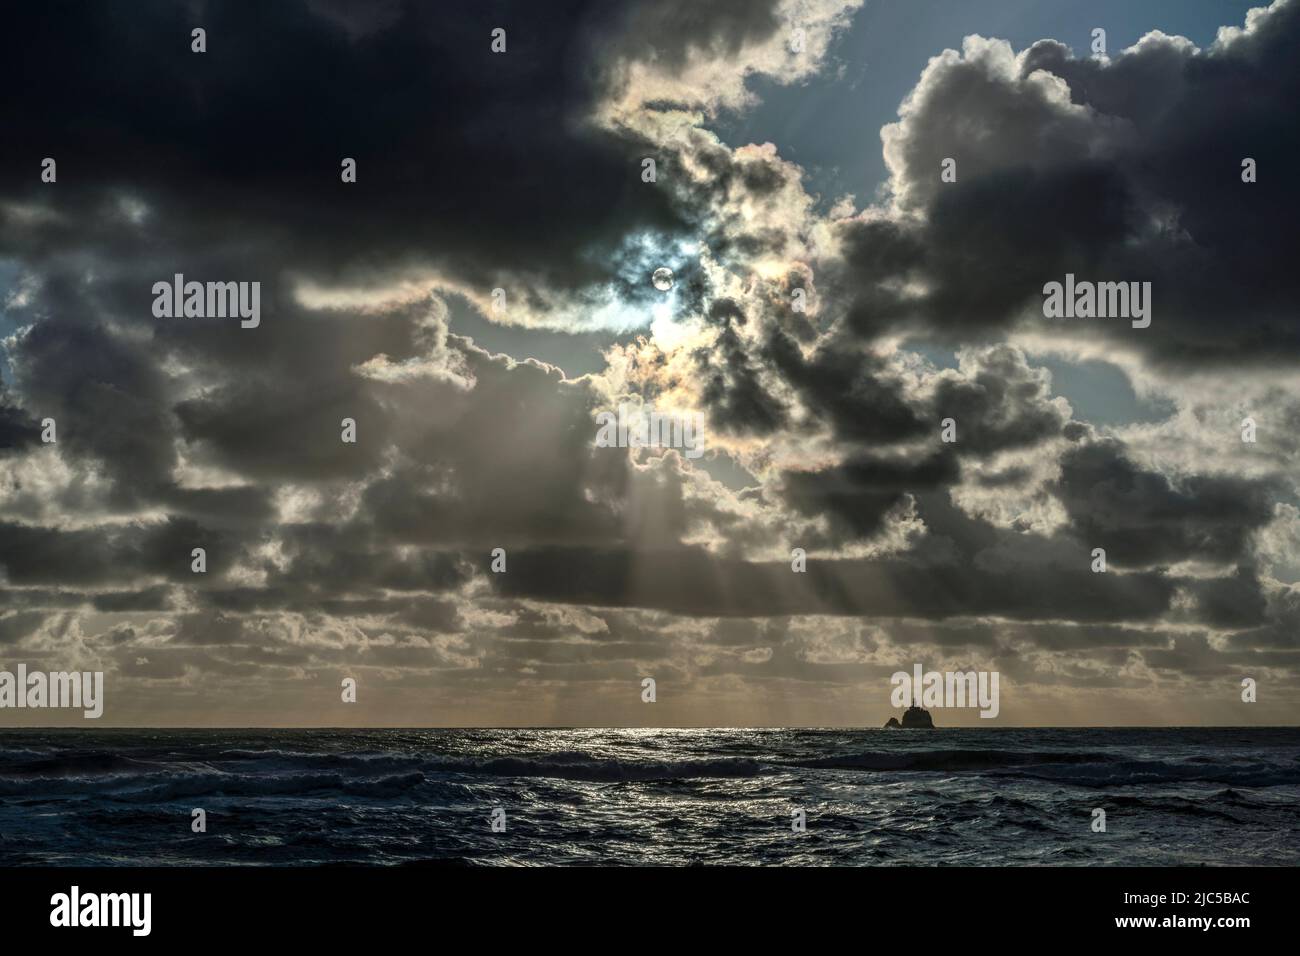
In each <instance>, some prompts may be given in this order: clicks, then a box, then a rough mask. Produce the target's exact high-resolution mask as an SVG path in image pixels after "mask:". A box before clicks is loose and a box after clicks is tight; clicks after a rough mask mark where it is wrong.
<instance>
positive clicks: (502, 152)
mask: <svg viewBox="0 0 1300 956" xmlns="http://www.w3.org/2000/svg"><path fill="white" fill-rule="evenodd" d="M335 6H336V7H338V5H335ZM753 9H754V7H753V6H752V5H750V10H751V11H752V10H753ZM612 14H613V11H611V10H608V9H607V8H606V7H605V6H604V5H601V4H587V3H582V2H568V3H562V4H559V5H556V4H550V5H547V6H546V7H545V8H543V7H541V6H536V5H515V6H513V7H512V8H511V9H509V10H508V11H507V10H495V11H494V10H492V9H489V8H483V9H481V10H479V11H477V12H472V11H457V12H455V13H454V14H453V13H452V12H451V11H446V10H441V9H439V8H437V7H435V6H429V5H426V4H420V3H406V4H403V5H401V7H400V10H399V11H398V12H397V14H396V15H395V16H393V17H391V18H390V19H388V20H386V21H385V20H383V19H379V20H377V21H375V22H374V23H373V24H371V26H373V27H374V28H373V29H370V30H368V31H366V32H364V35H357V34H356V33H355V31H354V32H353V33H352V34H351V35H350V34H349V31H348V30H347V29H346V27H345V26H344V25H342V24H340V23H339V21H338V20H337V18H332V17H329V16H320V15H317V14H316V13H315V12H313V10H312V9H311V8H310V7H309V6H308V5H306V4H304V3H300V2H285V3H276V4H272V5H242V4H237V5H226V4H212V5H208V6H205V7H204V8H203V9H202V11H201V13H192V12H190V10H189V8H187V7H186V6H184V5H180V4H174V3H163V2H154V3H146V4H143V5H138V6H137V7H136V8H134V9H133V11H132V15H131V16H130V17H125V16H123V15H121V13H120V12H119V11H115V10H112V9H110V8H108V7H105V6H104V5H102V4H96V3H74V4H69V5H63V6H59V7H55V8H45V7H42V6H39V5H25V6H22V7H19V8H16V9H14V10H12V11H10V16H9V21H8V24H7V29H6V31H5V37H4V40H2V41H0V64H3V66H0V70H3V74H0V79H2V80H3V82H2V83H0V89H3V91H4V92H3V93H0V96H3V98H4V101H3V113H4V115H5V116H6V121H7V128H8V133H7V135H8V137H10V141H11V142H14V143H24V144H26V148H25V149H23V150H6V151H5V153H4V156H3V157H2V158H0V182H3V183H4V187H3V188H4V189H5V190H7V191H8V196H9V198H11V199H23V200H29V201H40V202H48V203H51V204H53V207H54V208H55V209H56V210H58V211H59V212H61V213H67V214H68V216H69V217H72V216H74V215H76V214H79V213H80V214H84V213H85V212H86V211H88V210H90V209H93V208H95V207H96V206H97V205H100V204H102V203H104V202H106V201H108V200H109V199H110V198H111V197H113V196H116V195H120V194H122V193H127V194H130V195H133V196H135V197H137V198H139V199H140V200H142V201H143V202H144V203H145V204H146V205H147V206H148V207H149V208H150V211H151V212H150V220H151V223H152V224H153V228H154V229H155V230H156V231H155V233H154V236H155V240H156V241H157V242H158V246H156V247H155V248H154V250H153V251H154V253H155V255H158V253H159V252H160V251H161V250H162V249H164V248H166V247H167V246H169V245H175V246H179V247H182V248H186V247H188V250H189V254H193V251H194V247H196V246H201V245H203V244H207V243H215V242H220V241H222V239H221V237H229V236H240V237H242V240H243V242H245V243H254V244H255V245H257V246H258V247H260V248H261V249H262V250H263V251H265V252H269V253H272V254H273V255H276V256H277V257H283V254H284V253H285V252H287V251H288V249H290V248H291V249H292V251H293V260H294V265H295V267H296V268H299V269H303V270H307V269H313V268H314V269H319V270H322V272H328V271H332V270H337V269H340V268H350V269H354V270H357V271H358V272H363V271H366V270H369V269H373V268H379V267H382V268H385V269H388V268H395V267H398V266H401V265H405V264H411V263H418V262H423V263H425V264H427V263H428V262H430V261H434V262H436V263H439V264H443V265H445V266H446V267H447V268H448V269H449V270H450V271H452V272H455V273H459V274H461V275H462V276H463V277H465V278H466V279H467V281H469V282H471V283H481V282H484V281H486V279H487V278H488V275H489V271H490V270H493V269H514V270H518V271H520V272H528V273H535V274H538V275H542V276H545V278H546V281H547V282H548V283H550V284H551V285H553V286H574V285H577V284H580V283H582V282H584V281H588V280H591V279H594V278H598V277H599V276H600V274H601V267H600V265H599V263H598V262H597V261H596V260H594V259H592V258H590V257H588V256H586V255H584V253H585V252H586V251H587V250H589V249H591V248H593V247H594V248H599V247H602V246H605V247H608V246H613V245H615V244H617V241H618V239H619V238H620V237H622V236H623V235H625V234H626V232H627V231H628V230H629V229H636V228H638V227H641V228H650V227H653V228H658V229H665V230H671V229H673V228H675V226H676V218H675V216H674V214H673V213H672V212H671V210H670V209H669V207H668V204H667V200H666V198H665V195H664V193H663V192H662V191H660V190H654V189H647V188H645V186H644V184H643V183H641V181H640V178H639V156H638V155H637V154H636V152H635V151H634V150H633V149H632V148H631V147H630V146H629V144H627V143H625V142H620V141H618V140H615V139H613V138H611V137H609V136H607V135H605V134H603V133H601V132H599V131H598V130H596V129H594V128H592V127H590V126H586V125H584V123H583V120H584V118H585V114H586V113H588V112H589V111H590V109H591V107H592V104H593V97H594V96H595V95H596V94H597V93H598V92H599V86H600V78H601V77H602V76H603V74H604V71H603V69H602V68H601V67H600V65H599V63H598V62H597V61H596V56H597V50H598V44H597V42H596V41H597V38H600V37H604V36H607V35H608V31H610V30H611V29H615V28H616V24H614V23H612V22H611V20H612V19H613V16H612ZM738 18H740V19H743V18H741V17H739V13H738V14H737V17H732V18H724V19H727V21H728V23H730V22H731V20H734V19H738ZM696 19H697V20H698V22H699V25H700V26H701V27H702V28H705V29H708V28H710V27H717V26H719V24H717V23H715V22H714V21H715V20H716V18H715V17H710V16H700V17H697V18H696ZM722 25H726V24H722ZM196 26H201V27H203V28H204V29H206V30H207V34H208V52H206V53H203V54H196V53H192V52H191V51H190V30H191V29H192V28H194V27H196ZM497 26H502V27H505V28H506V29H507V31H508V50H509V52H508V54H507V55H495V54H493V53H492V52H491V50H490V43H491V36H490V33H491V31H492V29H494V28H495V27H497ZM700 39H701V40H702V41H703V42H707V34H705V35H703V36H701V38H700ZM674 42H684V41H674ZM669 46H672V44H671V43H670V44H669ZM69 49H74V50H75V51H76V68H75V69H71V68H69V69H59V70H54V69H50V68H49V67H50V64H53V63H60V62H66V60H67V53H66V51H68V50H69ZM32 78H37V79H38V80H39V82H36V83H28V82H27V80H29V79H32ZM44 156H52V157H54V158H55V159H56V160H57V161H58V163H59V181H58V184H57V185H56V186H55V187H53V188H52V187H50V186H49V185H46V184H42V183H40V181H39V169H40V166H39V164H40V161H41V158H42V157H44ZM344 157H352V158H355V159H356V160H357V162H358V177H357V182H356V183H355V184H349V185H346V186H345V185H343V184H342V183H341V182H340V179H339V174H340V162H341V160H342V159H343V158H344ZM74 222H76V219H73V218H69V219H67V220H65V221H64V222H63V223H51V224H50V225H49V226H48V227H45V228H43V229H37V230H36V232H35V234H34V235H31V236H29V237H28V242H29V243H31V244H32V245H34V246H35V247H36V248H37V249H52V248H54V247H55V245H56V244H57V245H59V246H63V245H73V246H75V245H77V244H78V241H77V238H78V237H77V236H76V233H75V230H74V228H73V226H72V223H74ZM90 241H92V242H93V241H94V238H93V237H91V238H90ZM0 250H3V251H5V252H8V253H10V254H13V253H15V252H18V253H20V254H21V253H22V252H24V251H26V250H23V249H15V248H14V246H13V243H12V241H8V242H5V243H4V244H3V246H0ZM158 257H159V258H163V257H162V256H158Z"/></svg>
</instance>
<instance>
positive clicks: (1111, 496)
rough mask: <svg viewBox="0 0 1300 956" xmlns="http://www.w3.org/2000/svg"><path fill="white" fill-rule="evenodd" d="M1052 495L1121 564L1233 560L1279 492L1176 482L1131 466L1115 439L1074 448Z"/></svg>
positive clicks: (1083, 533) (1257, 484)
mask: <svg viewBox="0 0 1300 956" xmlns="http://www.w3.org/2000/svg"><path fill="white" fill-rule="evenodd" d="M1053 491H1054V493H1055V494H1056V495H1057V497H1059V498H1060V500H1061V503H1062V504H1063V505H1064V506H1065V508H1066V510H1067V511H1068V512H1069V514H1070V519H1071V523H1072V525H1073V528H1074V531H1075V533H1076V534H1077V535H1078V537H1079V539H1080V540H1081V541H1084V542H1087V543H1088V545H1089V547H1099V548H1105V549H1106V560H1107V562H1108V563H1111V564H1115V565H1117V566H1120V567H1142V566H1146V565H1153V564H1160V563H1172V562H1176V561H1187V560H1199V561H1206V562H1213V563H1231V562H1235V561H1237V560H1239V559H1240V558H1242V557H1243V556H1244V555H1245V553H1246V550H1247V548H1248V546H1249V544H1250V540H1251V535H1252V533H1253V532H1255V531H1257V530H1259V529H1260V528H1262V527H1263V526H1264V525H1265V524H1267V523H1268V522H1269V521H1270V520H1271V519H1272V515H1273V502H1274V501H1275V500H1276V493H1277V490H1276V489H1275V488H1274V487H1273V486H1272V483H1271V482H1267V481H1261V480H1252V479H1249V478H1239V477H1235V476H1216V475H1192V476H1189V477H1187V478H1183V479H1180V480H1178V481H1177V482H1176V483H1175V482H1174V481H1172V480H1171V479H1170V478H1168V477H1166V476H1165V475H1162V474H1160V473H1159V472H1154V471H1147V470H1145V469H1142V468H1140V467H1139V466H1137V465H1136V464H1134V463H1133V461H1132V460H1130V459H1129V457H1128V456H1127V455H1126V454H1125V452H1124V449H1123V446H1122V445H1120V444H1119V443H1118V442H1116V441H1113V440H1104V441H1098V442H1093V443H1088V444H1081V445H1074V446H1072V447H1071V448H1070V449H1069V450H1068V451H1067V452H1066V453H1065V454H1064V456H1063V457H1062V459H1061V476H1060V479H1059V480H1058V481H1057V482H1056V483H1055V485H1054V487H1053Z"/></svg>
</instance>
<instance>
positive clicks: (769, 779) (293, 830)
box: [0, 728, 1300, 866]
mask: <svg viewBox="0 0 1300 956" xmlns="http://www.w3.org/2000/svg"><path fill="white" fill-rule="evenodd" d="M195 809H202V810H203V811H204V812H205V814H206V824H207V830H206V832H200V833H196V832H193V829H192V820H193V819H194V817H193V811H194V810H195ZM497 809H500V810H501V811H504V819H503V821H502V822H503V825H504V831H501V832H494V830H493V827H492V817H493V811H494V810H497ZM1097 809H1100V810H1103V811H1104V813H1105V830H1104V832H1101V831H1099V830H1097V829H1095V827H1096V826H1097V823H1096V821H1098V820H1100V818H1099V817H1098V816H1097V815H1096V814H1095V810H1097ZM798 810H802V811H803V817H804V821H805V827H806V828H805V830H804V831H803V832H795V829H794V825H793V824H794V821H795V819H796V817H795V811H798ZM498 819H500V817H498ZM1298 837H1300V729H1298V728H1272V729H1269V728H1266V729H1194V728H1183V729H1141V728H1133V729H1072V730H1049V729H1032V730H1031V729H996V728H993V729H983V728H981V729H975V730H950V729H940V730H903V731H898V730H888V731H887V730H874V729H873V730H815V729H813V730H781V729H771V730H766V729H765V730H743V729H700V730H642V729H635V730H582V729H569V730H414V729H412V730H96V731H85V730H79V729H78V730H35V731H33V730H3V731H0V865H5V866H14V865H56V866H57V865H68V866H72V865H79V866H98V865H113V866H120V865H143V864H149V865H175V866H188V865H202V866H213V865H226V864H241V865H271V866H274V865H327V864H385V865H403V864H406V865H416V864H469V865H556V864H560V865H566V864H576V865H601V864H634V865H635V864H651V865H660V864H664V865H692V864H695V865H715V864H732V865H743V864H761V865H771V864H788V865H854V866H857V865H865V866H882V865H883V866H888V865H966V866H972V865H974V866H981V865H1004V864H1012V865H1016V864H1031V865H1093V864H1105V865H1119V864H1123V865H1138V866H1165V865H1199V864H1210V865H1242V864H1265V865H1291V866H1294V865H1296V864H1298V863H1300V838H1298Z"/></svg>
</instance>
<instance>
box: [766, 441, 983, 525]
mask: <svg viewBox="0 0 1300 956" xmlns="http://www.w3.org/2000/svg"><path fill="white" fill-rule="evenodd" d="M959 474H960V469H959V466H958V464H957V459H956V457H955V456H954V455H952V454H951V453H950V452H947V451H940V452H934V453H932V454H929V455H927V456H926V457H924V458H918V457H915V456H907V457H883V456H870V455H863V456H860V457H857V458H853V459H850V460H849V461H846V462H844V463H843V464H840V465H837V466H835V467H834V468H829V469H826V470H823V471H809V472H798V471H792V472H787V473H786V474H785V475H784V476H783V477H784V482H785V500H786V501H787V502H788V503H789V505H790V506H791V507H792V508H793V509H794V510H795V511H797V512H799V513H800V514H803V515H808V516H819V515H822V516H826V517H827V518H828V519H830V521H831V524H832V539H833V540H837V541H842V540H855V539H864V538H870V537H872V536H873V535H875V534H876V533H877V532H878V531H880V529H881V527H882V526H883V524H884V520H885V517H886V515H888V514H889V512H890V511H892V510H893V509H895V508H897V507H898V506H899V505H901V504H903V503H904V501H906V500H908V498H909V496H910V495H911V494H912V493H913V492H919V491H927V490H930V489H933V488H937V487H942V486H947V485H951V484H954V483H955V482H956V481H957V479H958V477H959Z"/></svg>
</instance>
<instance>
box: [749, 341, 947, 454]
mask: <svg viewBox="0 0 1300 956" xmlns="http://www.w3.org/2000/svg"><path fill="white" fill-rule="evenodd" d="M766 353H767V357H768V358H769V359H770V361H771V363H772V365H773V366H774V367H775V368H776V369H777V370H778V371H780V372H781V374H782V375H783V376H784V378H785V379H786V380H787V381H788V382H789V383H790V384H791V385H792V386H793V387H794V388H795V390H796V391H797V392H798V394H799V395H800V397H801V398H802V399H803V401H804V402H805V403H806V404H807V405H808V407H809V409H810V410H811V411H812V412H813V413H814V414H815V415H816V416H817V418H818V419H819V420H825V421H828V422H829V423H830V424H831V426H832V427H833V429H834V432H835V435H836V437H837V438H840V439H842V440H845V441H867V442H878V441H883V442H898V441H905V440H907V439H912V438H917V437H919V436H920V435H921V434H922V433H923V432H924V431H925V427H926V425H925V423H924V422H922V420H921V419H920V417H919V416H918V414H917V412H916V410H914V409H913V408H911V407H909V405H908V404H907V401H906V399H905V398H904V397H903V396H902V395H901V394H900V392H901V388H900V385H899V383H898V381H897V380H895V379H891V378H890V377H889V374H888V372H887V371H886V370H885V363H884V361H883V360H881V359H880V358H879V357H877V356H875V355H873V354H871V353H868V352H863V351H861V350H860V349H857V348H854V347H853V346H852V344H851V343H842V342H836V341H833V340H832V341H827V342H825V343H823V344H821V345H820V346H819V347H818V348H817V350H816V351H815V352H814V353H813V354H812V356H811V357H809V358H805V357H804V354H803V352H802V350H801V349H800V347H799V345H798V344H797V343H796V342H795V341H794V339H792V338H791V337H790V336H789V335H787V334H786V333H785V332H783V331H781V330H779V329H772V330H771V331H770V333H769V336H768V340H767V343H766ZM936 424H937V423H936Z"/></svg>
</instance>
